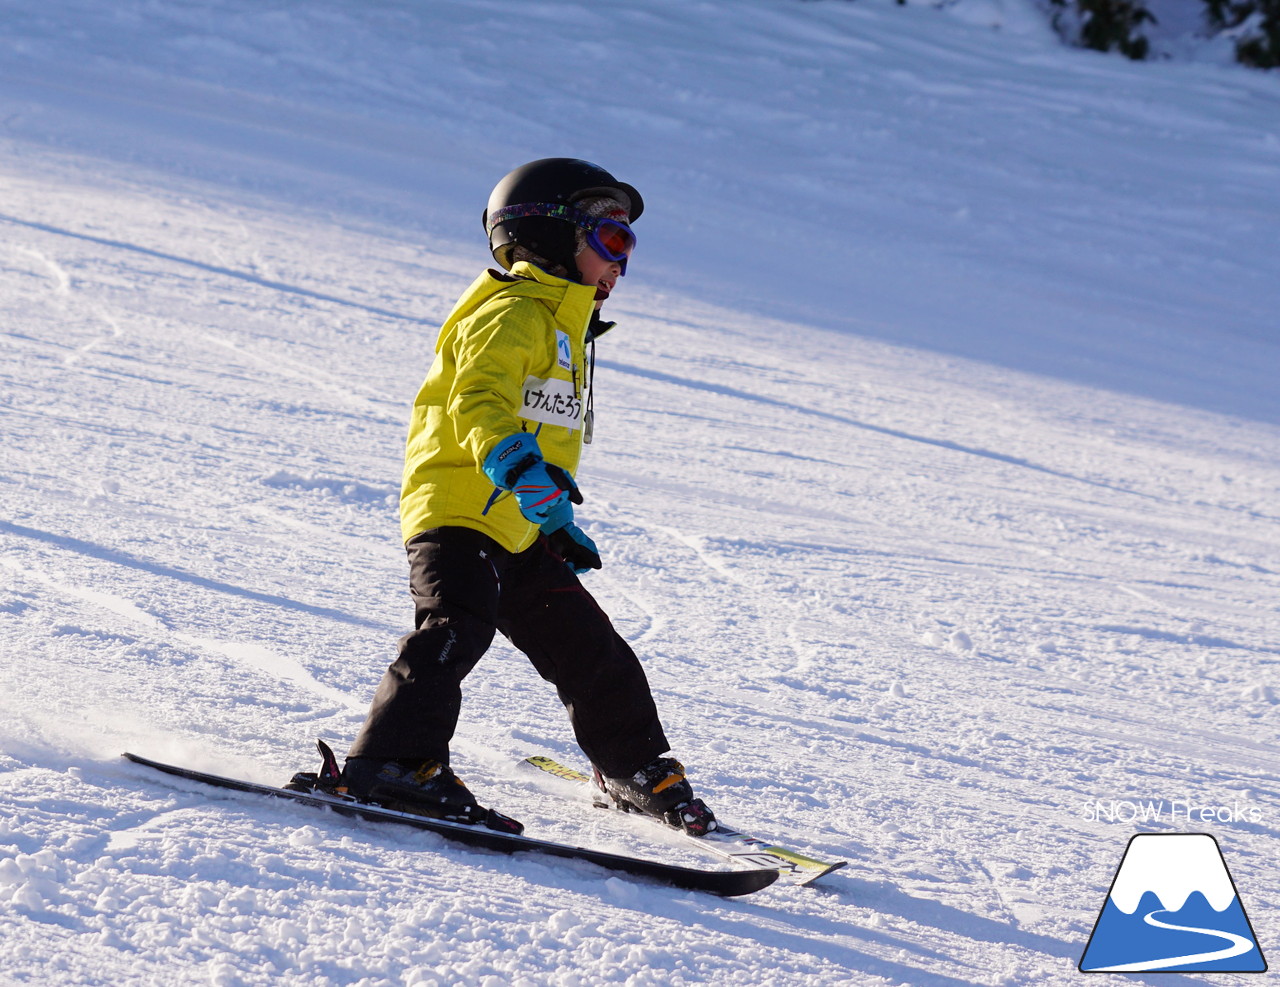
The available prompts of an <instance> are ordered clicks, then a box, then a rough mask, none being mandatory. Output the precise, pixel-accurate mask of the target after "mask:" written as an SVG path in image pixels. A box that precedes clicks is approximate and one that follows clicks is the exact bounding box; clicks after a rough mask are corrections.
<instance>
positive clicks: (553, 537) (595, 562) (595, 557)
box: [542, 504, 600, 576]
mask: <svg viewBox="0 0 1280 987" xmlns="http://www.w3.org/2000/svg"><path fill="white" fill-rule="evenodd" d="M542 533H543V534H544V535H546V536H547V544H549V545H550V546H551V551H553V552H555V553H556V554H557V555H558V556H560V558H562V559H564V561H565V565H567V566H568V567H569V568H570V569H572V570H573V571H574V572H576V573H577V574H578V575H579V576H581V575H582V574H583V573H584V572H587V571H588V570H591V569H599V568H600V550H599V549H598V548H596V543H595V542H593V541H592V540H591V539H590V538H589V537H587V533H586V532H585V531H583V530H582V529H581V528H579V527H578V526H577V525H576V524H574V523H573V508H572V507H570V506H569V505H568V504H565V505H564V512H563V513H562V514H561V515H560V516H558V517H556V518H555V519H553V520H550V521H547V523H546V524H544V525H543V526H542Z"/></svg>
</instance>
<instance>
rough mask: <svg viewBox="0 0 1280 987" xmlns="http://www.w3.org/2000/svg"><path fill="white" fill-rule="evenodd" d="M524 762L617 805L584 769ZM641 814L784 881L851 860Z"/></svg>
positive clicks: (543, 760) (545, 760) (814, 875)
mask: <svg viewBox="0 0 1280 987" xmlns="http://www.w3.org/2000/svg"><path fill="white" fill-rule="evenodd" d="M521 764H522V765H523V766H525V767H527V768H531V769H536V770H537V771H541V772H544V773H546V774H549V775H552V776H554V777H556V778H559V779H561V780H562V781H568V782H572V783H573V784H574V785H575V786H579V787H581V788H584V789H585V794H589V795H590V797H591V800H592V803H593V804H594V805H596V806H598V807H600V808H605V809H613V808H616V806H614V805H613V804H612V803H611V802H610V801H609V800H608V797H607V796H606V795H605V794H604V793H603V792H601V791H600V790H599V789H597V788H596V786H595V783H594V782H593V781H592V779H591V777H590V776H588V775H585V774H583V773H582V772H581V771H578V770H576V769H574V768H570V767H567V766H565V765H563V764H561V763H560V762H559V761H556V760H554V759H552V758H549V757H543V756H534V757H527V758H525V759H524V761H522V762H521ZM637 818H640V819H645V820H647V821H651V822H654V823H657V824H658V825H660V826H662V827H663V829H664V830H667V831H670V832H672V833H676V834H678V835H680V836H681V837H683V838H684V839H685V840H687V841H688V842H689V843H691V844H693V845H694V846H697V847H699V848H700V849H702V850H704V851H706V852H708V853H711V854H714V855H716V856H718V857H723V858H725V859H726V860H730V861H732V862H733V863H735V864H739V865H742V866H746V867H752V868H760V867H772V868H775V869H776V870H777V871H778V875H779V880H780V881H781V883H783V884H795V885H803V884H811V883H813V882H814V881H816V880H817V879H818V878H820V877H822V876H823V875H824V874H830V873H831V872H832V871H834V870H839V869H840V868H841V867H844V866H845V865H846V864H847V863H848V861H846V860H836V861H828V860H817V859H815V858H813V857H808V856H805V855H804V854H803V853H797V852H796V851H795V850H789V849H787V848H786V847H782V846H778V845H777V844H774V843H770V842H769V841H767V840H760V839H757V838H756V837H754V836H748V835H747V834H746V833H741V832H739V831H738V830H736V829H732V828H730V827H729V826H727V825H725V824H724V823H723V822H721V821H720V820H717V821H716V829H715V830H713V831H712V832H710V833H708V834H707V835H706V836H690V835H689V834H688V833H685V832H684V831H683V830H680V829H678V828H676V827H675V826H668V825H666V824H665V823H662V822H660V821H659V820H656V819H650V817H648V816H638V817H637Z"/></svg>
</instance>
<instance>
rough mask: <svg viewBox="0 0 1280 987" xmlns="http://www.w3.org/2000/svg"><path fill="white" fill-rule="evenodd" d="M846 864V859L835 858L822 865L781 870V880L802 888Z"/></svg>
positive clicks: (847, 863) (847, 862)
mask: <svg viewBox="0 0 1280 987" xmlns="http://www.w3.org/2000/svg"><path fill="white" fill-rule="evenodd" d="M848 865H849V861H847V860H837V861H835V862H834V863H830V864H826V865H824V866H822V867H812V868H796V869H795V870H791V871H783V872H782V875H783V882H784V883H786V884H792V885H795V886H796V887H798V888H803V887H806V886H807V885H810V884H812V883H813V882H814V881H816V880H818V878H820V877H826V876H827V875H828V874H830V873H831V872H832V871H837V870H839V869H840V868H841V867H847V866H848Z"/></svg>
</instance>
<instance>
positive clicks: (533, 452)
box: [481, 432, 582, 525]
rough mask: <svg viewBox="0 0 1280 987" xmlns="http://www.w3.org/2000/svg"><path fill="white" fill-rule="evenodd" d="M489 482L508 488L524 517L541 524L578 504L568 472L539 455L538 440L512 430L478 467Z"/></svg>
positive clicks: (570, 515) (540, 451)
mask: <svg viewBox="0 0 1280 987" xmlns="http://www.w3.org/2000/svg"><path fill="white" fill-rule="evenodd" d="M481 469H482V470H484V474H485V476H487V477H488V478H489V479H490V480H492V481H493V485H494V486H496V487H501V488H502V489H503V490H510V491H511V492H512V493H513V494H515V496H516V504H517V505H519V507H520V513H521V514H523V515H524V517H525V519H526V520H528V521H532V522H533V523H534V524H537V525H541V524H545V523H546V522H547V521H549V520H551V518H552V516H553V515H555V516H557V517H559V516H560V514H559V513H557V512H562V511H563V510H568V511H569V517H570V518H572V516H573V508H571V507H570V506H569V504H570V502H572V503H574V504H581V503H582V494H580V493H579V492H578V485H577V484H576V483H574V482H573V477H571V476H570V475H569V473H568V472H567V471H566V470H564V469H561V468H560V467H559V466H556V465H555V464H554V463H548V462H547V461H546V460H545V459H543V458H542V450H541V449H539V448H538V440H537V439H535V438H534V437H533V436H532V435H529V434H528V433H527V432H516V433H515V434H514V435H510V436H508V437H507V438H505V439H503V440H502V441H501V442H499V443H498V444H497V445H496V446H494V447H493V449H492V451H490V453H489V455H487V456H486V457H485V459H484V464H483V465H482V466H481Z"/></svg>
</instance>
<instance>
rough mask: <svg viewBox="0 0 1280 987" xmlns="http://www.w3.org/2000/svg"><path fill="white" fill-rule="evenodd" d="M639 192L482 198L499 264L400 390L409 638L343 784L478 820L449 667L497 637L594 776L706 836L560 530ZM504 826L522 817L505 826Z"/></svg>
mask: <svg viewBox="0 0 1280 987" xmlns="http://www.w3.org/2000/svg"><path fill="white" fill-rule="evenodd" d="M643 208H644V204H643V201H642V200H641V198H640V194H639V193H638V192H637V191H636V190H635V189H634V188H632V187H631V186H630V185H627V184H624V183H623V182H619V181H618V180H617V179H615V178H614V177H613V176H612V175H611V174H609V172H607V171H605V170H604V169H603V168H600V167H599V166H597V165H594V164H591V163H590V162H587V161H581V160H577V159H572V158H545V159H542V160H539V161H533V162H531V163H529V164H526V165H524V166H522V167H520V168H517V169H516V170H515V171H513V172H511V173H510V174H509V175H507V176H506V177H505V178H503V179H502V181H500V182H499V183H498V184H497V186H496V187H495V188H494V190H493V193H492V194H491V195H490V197H489V204H488V208H487V209H486V210H485V213H484V217H483V218H484V223H485V229H486V232H487V233H488V236H489V246H490V250H491V252H492V253H493V256H494V259H495V260H496V261H497V262H498V263H499V264H500V265H501V266H502V268H503V271H501V272H500V271H495V270H489V271H486V272H485V273H484V274H481V275H480V277H478V278H477V279H476V281H475V282H474V283H473V284H472V285H471V287H470V288H468V289H467V291H466V292H465V293H464V294H463V296H462V298H461V299H460V300H459V301H458V303H457V305H456V306H455V307H454V309H453V311H452V312H451V313H450V314H449V317H448V318H447V319H446V320H445V323H444V325H443V326H442V328H441V330H440V335H439V338H438V340H437V341H436V352H435V359H434V362H433V363H432V365H431V369H430V371H429V372H428V373H427V378H426V381H425V382H424V383H423V385H422V388H421V390H420V391H419V392H418V396H417V398H416V399H415V401H414V406H413V414H412V419H411V422H410V428H409V437H408V442H407V445H406V455H405V466H404V480H403V487H402V490H401V497H400V517H401V527H402V534H403V536H404V540H405V547H406V550H407V552H408V555H409V583H410V593H411V595H412V598H413V602H414V607H415V619H414V626H415V628H416V630H414V631H412V632H411V633H409V634H407V635H405V637H403V638H402V639H401V641H400V647H399V657H398V658H397V660H396V661H395V662H394V663H393V664H392V665H391V666H390V667H389V668H388V669H387V671H386V674H385V675H384V676H383V678H382V681H381V683H380V684H379V685H378V689H377V692H376V694H375V695H374V698H373V704H372V707H371V708H370V710H369V715H368V718H367V719H366V721H365V723H364V726H363V727H362V728H361V730H360V733H359V735H358V736H357V737H356V740H355V743H354V744H353V745H352V747H351V750H350V752H349V753H348V756H347V761H346V764H345V766H344V768H343V770H342V780H341V783H342V784H343V785H345V786H346V788H347V790H348V792H349V793H350V794H351V795H353V796H355V797H357V798H362V799H367V800H369V801H373V802H377V803H379V804H382V805H385V806H388V807H391V808H395V809H400V810H402V811H409V812H415V813H419V814H422V815H428V816H437V817H443V818H448V819H455V820H463V821H467V822H488V823H489V824H490V825H493V824H494V823H493V820H492V817H491V815H490V814H489V813H488V810H485V809H482V808H481V807H480V806H479V805H477V804H476V800H475V798H474V796H473V795H472V794H471V792H470V791H468V790H467V788H466V786H465V785H464V784H463V783H462V782H461V781H460V780H459V779H458V777H457V776H456V775H455V774H454V773H453V771H452V770H450V766H449V742H450V739H451V738H452V737H453V733H454V730H455V728H456V726H457V721H458V716H459V711H460V708H461V701H462V692H461V684H462V680H463V678H465V677H466V675H467V674H468V673H469V672H470V671H471V669H472V668H473V667H474V666H475V665H476V663H477V662H478V661H479V660H480V658H481V656H482V655H483V654H484V653H485V651H486V650H487V649H488V647H489V645H490V644H491V642H492V640H493V635H494V631H495V630H497V631H500V632H501V633H502V634H503V635H504V636H505V637H506V638H507V639H508V640H510V641H511V643H512V644H514V645H515V646H516V647H517V648H518V649H520V650H521V651H522V652H524V654H525V655H527V656H528V658H529V660H530V661H531V662H532V663H533V666H534V668H535V669H536V670H537V671H538V673H539V674H540V675H541V676H542V677H543V678H544V679H546V680H547V681H548V682H550V683H551V684H552V685H554V686H555V687H556V690H557V691H558V693H559V696H560V699H561V701H562V702H563V703H564V705H565V707H566V709H567V710H568V713H569V720H570V722H571V724H572V726H573V730H574V734H575V736H576V738H577V741H578V743H579V745H580V746H581V747H582V749H583V751H585V752H586V754H587V756H588V757H589V758H590V759H591V762H592V764H593V765H594V766H595V773H596V779H597V783H598V784H599V785H600V787H601V788H602V789H603V790H604V791H605V792H607V793H608V795H609V796H610V797H611V798H612V799H613V800H614V801H615V802H616V803H618V804H619V805H621V806H623V807H624V808H632V809H635V810H638V811H641V812H644V813H648V814H650V815H654V816H658V817H660V818H663V819H665V820H666V821H667V822H669V823H671V824H673V825H676V826H680V827H682V828H684V829H685V830H686V831H688V832H690V833H692V834H694V835H704V834H705V833H707V832H708V831H710V830H712V829H714V828H715V817H714V816H713V815H712V813H711V811H710V810H709V809H708V808H707V807H706V805H705V804H704V803H703V802H702V800H701V799H695V798H694V797H693V792H692V790H691V788H690V786H689V783H688V781H687V780H686V779H685V776H684V768H683V767H682V766H681V764H680V762H678V761H677V760H675V759H674V758H672V757H669V756H663V755H664V752H666V751H667V750H668V748H669V747H670V745H669V744H668V742H667V738H666V736H665V734H664V733H663V729H662V724H661V722H660V721H659V718H658V712H657V709H656V707H655V706H654V702H653V697H652V695H651V693H650V691H649V685H648V681H647V680H646V678H645V674H644V671H643V669H642V668H641V666H640V662H639V660H638V659H637V658H636V656H635V654H634V653H633V652H632V650H631V648H630V647H629V646H628V645H627V643H626V642H625V641H624V640H623V639H622V638H621V637H620V636H619V635H618V633H617V632H616V631H615V630H614V629H613V626H612V625H611V624H610V622H609V619H608V617H607V616H606V615H605V614H604V612H603V611H602V610H601V609H600V608H599V606H598V605H597V604H596V602H595V600H594V599H593V598H592V597H591V595H590V594H589V593H587V591H586V590H585V589H584V588H583V587H582V585H581V583H580V582H579V581H578V575H579V574H581V573H584V572H586V571H587V570H588V569H598V568H600V564H601V563H600V555H599V552H598V550H597V548H596V546H595V544H594V542H592V540H591V539H590V538H589V537H588V536H587V535H586V533H585V532H583V530H582V529H581V528H579V527H578V525H577V524H576V523H575V522H574V514H573V506H572V505H573V504H580V503H582V495H581V494H580V493H579V492H578V488H577V485H576V484H575V482H574V479H573V474H574V472H575V471H576V469H577V466H578V461H579V458H580V455H581V452H582V445H583V443H585V442H590V441H591V426H592V419H591V385H592V368H593V365H594V352H595V340H596V339H597V338H598V337H599V336H600V335H601V334H602V333H604V332H605V331H607V330H608V329H610V328H611V327H612V323H608V322H604V321H601V319H600V316H599V315H598V310H599V308H600V306H601V305H602V304H603V302H604V300H605V299H607V298H608V297H609V295H610V293H611V292H612V291H613V290H614V288H615V286H616V282H617V279H618V278H619V277H621V276H622V275H623V274H625V273H626V269H627V260H628V257H629V256H630V253H631V250H632V247H633V246H634V245H635V236H634V234H633V233H632V231H631V226H630V224H631V223H632V222H634V221H635V220H636V219H637V218H638V217H639V216H640V213H641V211H642V210H643ZM515 825H516V826H518V824H515Z"/></svg>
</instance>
